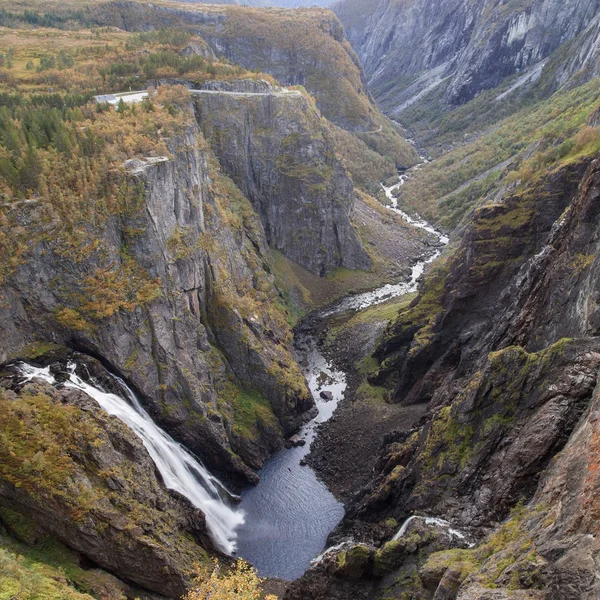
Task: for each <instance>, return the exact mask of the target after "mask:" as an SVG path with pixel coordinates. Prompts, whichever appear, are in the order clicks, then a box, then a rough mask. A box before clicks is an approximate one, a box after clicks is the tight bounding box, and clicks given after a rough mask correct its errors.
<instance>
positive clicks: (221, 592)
mask: <svg viewBox="0 0 600 600" xmlns="http://www.w3.org/2000/svg"><path fill="white" fill-rule="evenodd" d="M261 583H262V582H261V580H260V578H259V577H258V575H257V574H256V571H255V570H254V569H253V568H252V566H251V565H249V564H248V563H247V562H245V561H244V560H242V559H241V558H240V559H239V560H238V561H237V562H236V563H235V565H234V566H233V568H232V569H231V570H230V571H229V572H227V573H226V574H225V575H223V576H221V573H220V566H219V563H218V561H217V560H216V559H214V560H213V569H212V571H211V572H210V574H207V573H205V574H203V575H199V576H198V577H196V580H195V582H194V587H193V589H192V590H191V591H190V592H188V593H187V594H186V596H185V597H184V600H259V598H261V597H262V588H261ZM265 600H277V597H276V596H266V597H265Z"/></svg>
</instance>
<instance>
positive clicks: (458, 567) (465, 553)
mask: <svg viewBox="0 0 600 600" xmlns="http://www.w3.org/2000/svg"><path fill="white" fill-rule="evenodd" d="M480 566H481V563H480V561H479V560H478V558H477V556H476V553H475V550H462V549H458V548H456V549H453V550H443V551H441V552H434V553H433V554H431V555H430V556H429V557H428V558H427V561H426V563H425V565H424V569H426V570H431V571H436V572H438V573H443V572H444V571H445V570H446V569H453V570H455V571H457V572H458V573H460V578H461V581H462V580H464V579H465V578H466V577H467V576H468V575H471V574H472V573H475V572H476V571H477V570H478V569H479V567H480Z"/></svg>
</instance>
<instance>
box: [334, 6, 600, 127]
mask: <svg viewBox="0 0 600 600" xmlns="http://www.w3.org/2000/svg"><path fill="white" fill-rule="evenodd" d="M334 10H335V11H336V13H337V15H338V16H339V17H340V19H341V20H342V22H343V24H344V26H345V30H346V35H347V36H348V38H349V40H350V41H351V43H352V45H353V46H354V48H355V50H356V51H357V53H358V55H359V56H360V58H361V60H362V63H363V65H364V68H365V70H366V72H367V75H368V79H369V86H370V89H371V91H372V93H373V94H374V95H375V96H376V98H377V100H378V101H379V102H380V103H381V104H382V106H383V107H384V108H385V110H386V111H387V112H389V113H391V114H393V115H395V116H397V117H401V115H402V113H403V112H404V111H405V110H406V109H408V108H409V107H410V106H413V105H416V104H417V103H419V104H423V102H425V100H426V99H427V101H428V102H432V103H433V104H434V105H436V106H437V107H438V108H439V107H440V106H444V105H446V106H448V105H449V106H456V105H459V104H464V103H465V102H468V101H469V100H471V99H473V98H474V97H475V96H476V95H477V94H479V93H480V92H482V91H484V90H488V89H491V88H495V87H497V86H498V85H499V84H500V83H501V82H503V81H504V80H505V79H506V78H508V77H511V76H515V78H513V79H514V81H513V80H511V86H514V87H512V88H511V90H512V91H515V90H517V89H520V88H522V87H528V86H530V84H532V83H537V82H538V81H539V82H540V84H541V86H542V87H543V88H544V89H550V90H552V91H554V90H555V89H557V87H558V86H560V85H563V84H564V83H565V82H566V81H567V80H569V79H570V78H571V77H573V76H575V75H577V77H578V80H579V81H580V80H581V78H590V77H593V76H596V75H597V73H598V52H597V50H596V48H595V46H594V44H593V42H592V40H593V39H596V37H597V31H598V22H599V21H598V18H599V15H598V11H599V10H600V4H599V3H598V2H597V1H596V0H589V1H585V2H556V1H555V0H530V1H527V2H509V3H501V4H498V3H496V2H489V1H488V0H478V1H477V2H463V1H462V0H450V1H443V2H428V1H421V0H410V1H409V2H394V1H392V0H381V1H379V2H373V3H372V2H365V1H363V0H343V1H342V2H339V3H338V4H336V5H335V7H334ZM559 49H560V50H559ZM557 50H558V52H556V54H555V51H557ZM549 58H550V60H548V59H549ZM517 75H518V77H516V76H517Z"/></svg>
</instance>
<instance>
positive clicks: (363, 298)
mask: <svg viewBox="0 0 600 600" xmlns="http://www.w3.org/2000/svg"><path fill="white" fill-rule="evenodd" d="M421 158H422V159H423V161H424V162H423V163H421V164H425V163H427V162H429V161H427V159H425V158H424V157H421ZM421 164H419V165H416V166H415V167H413V168H412V169H410V170H409V171H407V172H406V173H404V174H403V175H400V176H399V178H398V183H395V184H394V185H392V186H390V187H386V186H385V185H383V183H382V184H381V188H382V189H383V191H384V192H385V195H386V196H387V199H388V200H389V201H390V203H391V206H388V207H387V208H388V209H389V210H391V211H392V212H395V213H396V214H397V215H400V216H401V217H402V218H403V219H404V220H405V221H406V222H407V223H409V224H410V225H412V226H413V227H416V228H417V229H423V230H424V231H427V232H428V233H431V234H433V235H435V236H436V237H437V239H438V240H439V242H440V244H442V246H445V245H446V244H448V242H449V241H450V239H449V238H448V237H447V236H446V235H444V234H443V233H442V232H441V231H438V230H437V229H435V227H433V226H432V225H430V224H429V223H428V222H427V221H426V220H425V219H423V218H422V217H420V216H419V215H415V216H414V217H411V216H409V215H408V214H407V213H405V212H404V211H403V210H401V209H400V208H398V199H397V198H396V196H395V195H394V194H395V192H397V191H398V190H399V189H400V188H401V187H402V186H403V185H404V183H405V182H406V180H407V179H408V178H409V177H410V171H418V170H419V167H420V166H421ZM440 255H441V250H439V249H438V250H436V251H435V252H433V254H431V255H430V256H428V257H427V258H423V259H421V260H420V261H419V262H418V263H416V264H415V265H414V266H413V268H412V273H411V277H410V279H409V280H408V281H402V282H400V283H389V284H387V285H384V286H383V287H380V288H377V289H376V290H372V291H371V292H365V293H362V294H355V295H352V296H347V297H346V298H344V299H343V300H341V301H340V302H338V303H337V304H335V305H334V306H332V307H331V308H329V309H326V310H324V311H322V312H321V315H322V316H323V317H329V316H332V315H334V314H340V313H343V312H346V311H351V310H363V309H365V308H369V307H370V306H376V305H377V304H381V303H383V302H386V301H388V300H390V299H391V298H398V297H399V296H404V295H405V294H412V293H413V292H416V291H417V289H418V287H419V281H420V280H421V277H422V275H423V273H424V272H425V267H426V266H427V265H428V264H430V263H432V262H433V261H434V260H435V259H436V258H438V257H439V256H440Z"/></svg>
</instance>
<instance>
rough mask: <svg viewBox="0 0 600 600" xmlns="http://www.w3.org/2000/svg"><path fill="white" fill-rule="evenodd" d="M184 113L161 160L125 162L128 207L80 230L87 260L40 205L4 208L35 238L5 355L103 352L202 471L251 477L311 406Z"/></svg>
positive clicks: (235, 192)
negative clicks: (58, 348) (131, 198)
mask: <svg viewBox="0 0 600 600" xmlns="http://www.w3.org/2000/svg"><path fill="white" fill-rule="evenodd" d="M182 115H184V116H182V118H184V119H185V120H186V121H187V125H186V126H185V127H186V129H185V131H184V132H183V133H182V134H181V135H180V136H179V137H178V138H177V139H172V140H171V141H170V144H171V147H172V152H173V154H172V157H171V158H167V157H153V158H148V159H135V160H132V161H129V162H127V163H126V164H125V165H124V168H125V169H126V170H127V172H128V173H129V176H128V177H129V181H130V182H131V184H132V185H134V186H135V187H136V188H137V189H138V190H139V195H138V200H137V204H136V205H135V208H134V209H133V210H131V211H129V212H128V216H120V217H113V218H110V219H108V221H107V222H106V224H105V225H104V226H103V227H102V228H95V227H94V223H93V222H90V223H88V224H87V225H86V227H88V228H89V231H90V235H91V236H97V241H94V243H93V248H91V249H90V250H91V252H90V253H89V254H87V253H86V254H85V255H84V256H83V257H82V256H69V255H64V254H62V252H63V250H62V249H61V248H60V247H59V246H60V245H59V240H60V239H62V238H61V236H60V235H59V236H56V235H53V234H50V235H48V233H49V232H56V231H59V230H60V229H61V225H60V223H59V222H57V220H56V216H55V213H54V212H53V207H52V205H51V204H49V203H44V202H42V201H32V202H30V203H22V204H21V203H17V204H15V205H7V206H5V207H4V208H3V210H4V211H5V214H6V216H7V218H8V219H10V221H11V223H13V225H14V227H18V228H20V229H19V231H21V232H22V233H23V234H25V232H29V235H30V239H32V240H39V241H38V243H34V244H33V245H32V246H31V247H30V248H28V252H27V253H26V257H25V260H23V261H22V264H20V265H19V267H18V268H17V269H16V272H14V274H13V275H12V276H11V277H10V278H8V280H7V281H6V283H5V285H4V286H3V288H2V294H3V303H2V308H1V309H0V310H2V314H3V319H2V320H3V325H2V331H3V337H4V343H3V347H2V358H3V359H6V358H8V357H10V356H16V355H19V354H21V355H24V356H26V355H27V353H28V350H27V348H26V346H27V344H30V343H33V344H36V343H38V342H47V341H52V342H57V343H60V344H64V345H67V346H70V347H74V348H78V349H82V350H84V351H86V352H88V353H91V354H93V355H96V356H99V357H102V358H103V359H104V360H106V361H107V363H109V364H110V365H111V366H112V367H113V369H114V370H115V371H116V372H118V373H120V374H122V375H123V376H124V377H126V378H127V379H128V380H129V381H130V382H131V383H132V384H133V385H134V386H135V387H136V388H137V389H138V390H139V391H140V392H141V394H142V396H143V398H144V399H145V401H146V402H147V404H148V407H149V408H150V409H151V412H152V413H153V415H154V416H155V417H156V418H157V419H158V420H159V421H160V422H161V423H163V424H164V426H165V428H166V429H168V430H169V431H170V432H172V433H173V434H174V435H175V437H177V438H178V439H179V440H181V441H183V442H184V443H185V444H186V445H187V446H188V447H189V448H190V449H192V450H193V451H195V452H196V453H198V454H199V455H200V456H202V457H203V459H204V460H205V461H206V462H207V464H208V465H209V466H210V467H212V468H215V469H217V470H218V471H219V472H226V473H229V474H230V475H229V476H234V477H238V478H239V477H240V476H241V477H244V478H247V479H250V480H253V479H255V475H254V474H253V473H252V472H251V471H250V470H249V469H248V465H249V466H251V467H254V468H256V467H259V466H260V465H261V464H262V463H263V462H264V460H265V459H266V457H267V456H268V455H269V453H270V452H272V451H273V450H275V449H277V448H279V447H280V445H281V442H282V439H283V436H284V435H287V434H289V433H290V432H291V431H292V430H294V428H295V427H297V426H298V424H299V422H300V421H301V419H302V418H303V417H302V415H303V413H305V412H306V411H307V410H309V409H310V408H311V407H312V399H311V397H310V395H309V393H308V391H307V389H306V385H305V382H304V379H303V377H302V374H301V372H300V369H299V367H298V365H297V364H296V362H295V360H294V357H293V355H292V350H291V333H290V330H289V326H288V325H287V323H286V321H285V318H284V316H283V313H282V312H280V311H279V309H278V308H276V307H275V305H274V299H275V298H277V293H276V292H275V290H274V288H273V283H272V281H273V280H272V275H270V271H271V267H270V264H269V261H270V258H269V251H268V247H267V245H266V240H265V236H264V231H263V228H262V226H261V223H260V220H259V219H258V217H257V216H256V214H255V212H254V211H253V209H252V206H251V205H250V203H249V202H248V200H247V199H246V198H245V197H244V196H243V195H242V193H241V192H240V191H239V189H238V188H237V187H236V186H235V185H234V184H233V182H231V180H229V179H228V178H227V177H226V176H225V175H223V174H222V173H220V171H219V166H218V163H217V162H216V159H215V158H214V156H212V155H211V153H210V151H209V149H208V147H207V146H206V143H205V142H204V141H203V139H202V136H201V134H200V133H199V131H198V127H197V124H196V123H195V119H194V116H193V112H192V110H191V105H189V106H188V108H186V109H185V111H184V112H183V113H182ZM34 347H35V346H34ZM240 456H241V458H240Z"/></svg>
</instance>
